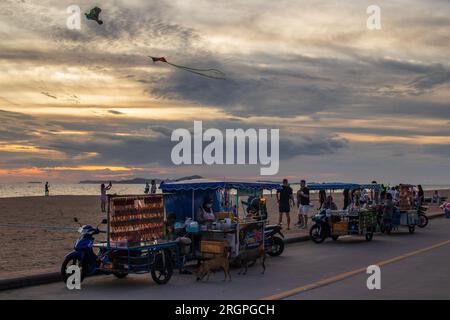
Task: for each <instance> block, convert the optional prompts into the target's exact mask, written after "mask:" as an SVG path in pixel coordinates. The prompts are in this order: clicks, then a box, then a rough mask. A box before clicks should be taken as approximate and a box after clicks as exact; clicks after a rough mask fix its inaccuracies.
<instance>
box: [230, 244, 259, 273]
mask: <svg viewBox="0 0 450 320" xmlns="http://www.w3.org/2000/svg"><path fill="white" fill-rule="evenodd" d="M258 259H261V261H262V267H263V271H262V272H261V273H262V274H264V272H265V271H266V251H265V250H264V246H263V245H260V246H259V247H258V248H255V249H247V250H245V251H243V252H241V253H239V255H238V256H237V257H236V262H237V263H239V264H240V266H241V270H240V271H239V274H241V273H242V269H243V268H245V270H244V273H242V274H247V270H248V264H249V263H251V262H256V261H257V260H258Z"/></svg>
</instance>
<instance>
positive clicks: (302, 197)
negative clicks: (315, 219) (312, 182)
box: [297, 180, 326, 229]
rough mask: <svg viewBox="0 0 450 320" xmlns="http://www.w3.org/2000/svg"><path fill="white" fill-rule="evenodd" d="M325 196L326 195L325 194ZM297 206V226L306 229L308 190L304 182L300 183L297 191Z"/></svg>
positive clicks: (308, 206)
mask: <svg viewBox="0 0 450 320" xmlns="http://www.w3.org/2000/svg"><path fill="white" fill-rule="evenodd" d="M325 196H326V194H325ZM297 205H298V226H299V228H302V229H306V228H307V227H308V212H309V208H310V205H309V189H308V187H307V186H306V181H305V180H302V181H300V190H298V191H297Z"/></svg>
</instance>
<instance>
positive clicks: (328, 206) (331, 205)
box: [323, 196, 338, 210]
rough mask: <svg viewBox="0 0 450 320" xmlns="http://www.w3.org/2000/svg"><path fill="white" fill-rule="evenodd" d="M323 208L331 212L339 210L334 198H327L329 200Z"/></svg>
mask: <svg viewBox="0 0 450 320" xmlns="http://www.w3.org/2000/svg"><path fill="white" fill-rule="evenodd" d="M323 208H324V209H330V210H337V209H338V208H337V205H336V203H334V201H333V197H332V196H327V199H326V200H325V203H324V205H323Z"/></svg>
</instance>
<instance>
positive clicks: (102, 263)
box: [61, 195, 180, 284]
mask: <svg viewBox="0 0 450 320" xmlns="http://www.w3.org/2000/svg"><path fill="white" fill-rule="evenodd" d="M76 221H77V222H78V220H76ZM103 223H106V224H107V231H106V234H107V236H106V241H100V242H97V243H95V242H94V237H93V236H94V235H96V234H98V233H100V232H101V231H100V230H99V228H98V226H97V227H96V228H93V227H91V226H88V225H84V226H81V227H80V233H81V236H80V239H79V240H78V241H77V243H76V244H75V248H74V249H75V250H74V251H72V252H71V253H69V254H68V255H67V256H66V258H65V260H64V263H63V265H62V267H61V274H62V277H63V280H64V281H67V278H68V277H69V275H70V273H71V272H68V270H70V269H68V268H69V267H70V266H71V265H76V266H78V267H79V268H80V269H81V280H82V279H84V277H85V276H90V275H95V274H113V275H115V276H116V277H118V278H124V277H126V276H127V275H128V274H142V273H151V276H152V278H153V280H154V281H155V282H156V283H158V284H165V283H167V282H168V281H169V280H170V278H171V276H172V273H173V268H174V267H180V259H179V257H180V254H179V245H178V243H177V242H175V241H167V240H164V206H163V197H162V195H142V196H141V195H139V196H136V195H128V196H115V195H114V196H109V197H108V213H107V219H104V221H103ZM93 248H96V249H98V253H97V254H96V253H95V252H94V250H93Z"/></svg>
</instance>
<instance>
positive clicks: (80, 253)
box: [61, 218, 128, 283]
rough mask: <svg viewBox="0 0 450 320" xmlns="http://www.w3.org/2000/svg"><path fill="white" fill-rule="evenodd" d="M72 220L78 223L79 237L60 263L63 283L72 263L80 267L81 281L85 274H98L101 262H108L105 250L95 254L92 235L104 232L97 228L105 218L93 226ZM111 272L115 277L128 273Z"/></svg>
mask: <svg viewBox="0 0 450 320" xmlns="http://www.w3.org/2000/svg"><path fill="white" fill-rule="evenodd" d="M74 221H75V222H76V223H78V224H79V225H80V228H79V229H78V232H79V233H80V237H79V238H78V240H77V241H76V242H75V245H74V250H73V251H72V252H70V253H69V254H67V255H66V257H65V258H64V262H63V263H62V265H61V277H62V280H63V281H64V283H66V282H67V279H68V277H69V276H70V273H68V270H67V269H68V268H69V267H70V266H72V265H75V266H77V267H79V268H80V276H81V277H80V278H81V279H80V280H81V281H83V279H84V278H85V277H86V276H91V275H95V274H98V273H99V272H98V268H99V266H100V265H101V264H102V263H104V264H108V263H109V262H108V261H107V260H108V255H107V254H106V252H103V251H102V250H100V251H99V254H98V255H97V254H95V252H94V250H93V246H94V241H95V239H94V235H97V234H99V233H105V231H101V230H100V229H99V225H100V224H106V223H107V220H106V219H103V220H102V222H101V223H100V224H99V225H97V227H95V228H94V227H92V226H90V225H81V224H80V223H79V222H78V219H77V218H74ZM112 274H114V275H115V276H116V277H117V278H124V277H126V276H127V275H128V274H127V273H122V272H112Z"/></svg>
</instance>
